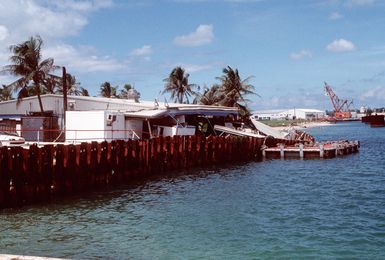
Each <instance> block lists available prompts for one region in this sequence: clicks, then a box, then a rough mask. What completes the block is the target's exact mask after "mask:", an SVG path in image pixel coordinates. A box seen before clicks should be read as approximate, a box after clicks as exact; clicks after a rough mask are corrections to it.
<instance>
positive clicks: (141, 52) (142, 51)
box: [130, 45, 152, 56]
mask: <svg viewBox="0 0 385 260" xmlns="http://www.w3.org/2000/svg"><path fill="white" fill-rule="evenodd" d="M130 54H131V55H132V56H149V55H151V54H152V47H151V45H143V46H142V47H140V48H137V49H134V50H133V51H132V52H131V53H130Z"/></svg>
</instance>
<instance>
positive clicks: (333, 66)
mask: <svg viewBox="0 0 385 260" xmlns="http://www.w3.org/2000/svg"><path fill="white" fill-rule="evenodd" d="M384 13H385V2H383V1H379V0H377V1H376V0H307V1H305V0H297V1H295V0H293V1H284V0H254V1H253V0H210V1H209V0H161V1H156V0H143V1H118V0H87V1H76V0H57V1H49V0H0V66H3V65H5V64H8V57H9V55H10V53H9V49H8V48H9V46H10V45H11V44H17V43H20V42H22V41H25V40H27V39H28V37H30V36H32V35H36V34H39V35H41V37H42V38H43V40H44V42H45V45H44V49H43V55H44V56H45V57H52V58H54V59H55V63H56V64H58V65H62V66H66V67H67V70H68V71H69V72H70V73H71V74H73V75H75V76H76V78H77V79H78V81H79V82H81V86H83V87H85V88H87V89H88V90H89V92H90V94H91V95H97V94H98V91H99V86H100V84H101V83H103V82H105V81H109V82H111V83H112V84H113V85H119V86H123V85H124V84H125V83H130V84H134V86H135V88H136V89H137V90H138V91H139V92H140V93H141V96H142V99H144V100H154V99H155V98H159V100H161V101H163V100H164V98H168V97H167V96H163V95H161V94H159V93H160V91H162V89H163V85H164V83H163V81H162V80H163V79H164V78H166V77H167V75H168V74H169V73H170V71H171V70H172V68H174V67H175V66H182V67H183V68H185V69H186V71H187V72H188V73H190V82H191V83H196V84H198V85H200V86H201V87H203V86H208V87H210V86H211V85H212V84H214V83H217V82H218V80H216V77H218V76H220V75H221V74H222V69H223V68H224V67H225V66H227V65H230V66H231V67H233V68H237V69H238V70H239V73H240V75H241V77H242V78H246V77H248V76H253V78H252V79H251V80H250V83H252V84H253V85H254V86H255V87H256V92H257V93H258V94H259V95H260V96H261V97H258V96H249V99H250V100H251V103H250V106H251V108H252V109H276V108H292V107H297V108H299V107H302V108H319V109H331V102H330V101H329V99H328V97H326V96H325V94H324V90H323V82H324V81H326V82H328V83H329V84H330V85H331V86H332V87H333V88H334V90H335V92H336V93H337V95H338V96H340V97H341V98H347V99H353V100H354V105H355V107H356V108H359V107H360V106H362V105H366V106H371V107H382V106H385V104H384V103H385V16H384V15H383V14H384ZM12 80H13V78H11V77H9V76H6V75H1V76H0V83H1V84H7V83H10V82H11V81H12Z"/></svg>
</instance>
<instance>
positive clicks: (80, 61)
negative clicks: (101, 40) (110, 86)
mask: <svg viewBox="0 0 385 260" xmlns="http://www.w3.org/2000/svg"><path fill="white" fill-rule="evenodd" d="M44 56H45V57H54V59H55V64H57V65H60V66H66V67H67V69H68V71H69V72H70V73H71V71H76V72H80V73H85V72H106V71H117V70H122V69H124V68H125V64H123V63H122V62H119V61H118V60H116V59H113V58H111V57H108V56H98V55H96V54H95V50H94V48H93V47H90V46H82V47H80V48H75V47H73V46H71V45H67V44H61V45H56V46H54V47H51V48H47V49H46V50H45V52H44Z"/></svg>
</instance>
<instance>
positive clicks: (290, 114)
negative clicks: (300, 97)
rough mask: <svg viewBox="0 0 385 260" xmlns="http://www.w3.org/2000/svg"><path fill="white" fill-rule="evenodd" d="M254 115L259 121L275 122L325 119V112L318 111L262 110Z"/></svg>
mask: <svg viewBox="0 0 385 260" xmlns="http://www.w3.org/2000/svg"><path fill="white" fill-rule="evenodd" d="M253 115H254V116H255V117H256V118H257V119H258V120H274V119H305V120H316V119H320V118H323V117H325V115H326V113H325V111H322V110H318V109H304V108H293V109H280V110H262V111H254V112H253Z"/></svg>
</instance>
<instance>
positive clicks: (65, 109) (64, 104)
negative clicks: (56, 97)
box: [62, 67, 67, 128]
mask: <svg viewBox="0 0 385 260" xmlns="http://www.w3.org/2000/svg"><path fill="white" fill-rule="evenodd" d="M62 80H63V119H64V128H65V126H66V111H67V72H66V68H65V67H63V77H62Z"/></svg>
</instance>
